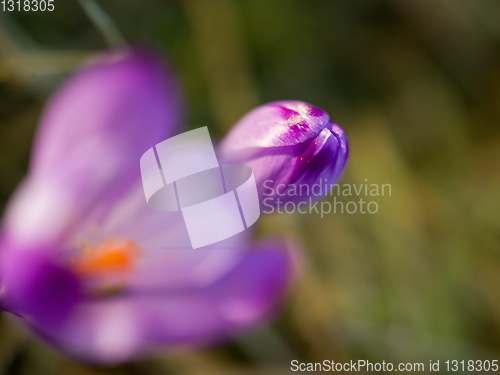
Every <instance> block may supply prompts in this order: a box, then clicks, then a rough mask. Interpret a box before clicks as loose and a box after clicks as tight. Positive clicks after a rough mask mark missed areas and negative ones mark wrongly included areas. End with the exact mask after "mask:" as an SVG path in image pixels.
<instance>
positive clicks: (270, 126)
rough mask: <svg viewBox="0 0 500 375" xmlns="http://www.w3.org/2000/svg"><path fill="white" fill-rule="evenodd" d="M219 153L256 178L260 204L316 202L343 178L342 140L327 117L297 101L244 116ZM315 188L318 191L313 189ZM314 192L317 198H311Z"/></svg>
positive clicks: (344, 141) (344, 150)
mask: <svg viewBox="0 0 500 375" xmlns="http://www.w3.org/2000/svg"><path fill="white" fill-rule="evenodd" d="M219 153H220V155H221V157H222V158H223V159H225V160H226V161H227V162H234V163H244V164H246V165H248V166H250V167H251V168H252V169H253V171H254V174H255V178H256V180H257V186H258V187H259V193H260V197H261V199H262V200H264V199H265V200H266V201H267V202H266V204H270V202H269V200H270V199H271V200H272V199H274V198H279V199H280V200H281V202H282V203H286V202H288V201H292V202H300V201H307V200H308V199H310V198H313V200H318V199H321V198H322V197H323V195H324V194H325V189H324V188H323V187H324V186H330V185H331V184H334V183H335V182H336V181H337V180H338V179H339V178H340V176H341V175H342V173H343V171H344V168H345V165H346V162H347V158H348V155H349V149H348V143H347V136H346V135H345V133H344V130H343V129H342V128H341V127H340V126H338V125H337V124H335V123H333V122H330V119H329V116H328V114H327V113H326V112H325V111H323V110H321V109H319V108H317V107H315V106H313V105H311V104H307V103H304V102H300V101H280V102H274V103H269V104H264V105H262V106H260V107H258V108H256V109H254V110H253V111H251V112H250V113H248V114H247V115H245V116H244V117H243V118H242V119H241V120H240V121H239V122H238V123H237V124H236V125H235V126H234V127H233V129H232V130H231V131H230V132H229V134H228V135H227V136H226V137H225V138H224V140H223V142H222V143H221V145H220V147H219ZM314 184H320V185H321V186H319V185H318V187H321V189H314V188H313V185H314ZM315 191H319V192H320V193H316V192H315Z"/></svg>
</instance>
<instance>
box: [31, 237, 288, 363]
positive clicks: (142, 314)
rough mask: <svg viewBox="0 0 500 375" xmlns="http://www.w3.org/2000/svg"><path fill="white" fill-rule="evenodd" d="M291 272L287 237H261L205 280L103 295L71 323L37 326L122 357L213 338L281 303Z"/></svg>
mask: <svg viewBox="0 0 500 375" xmlns="http://www.w3.org/2000/svg"><path fill="white" fill-rule="evenodd" d="M220 256H221V260H223V259H222V258H223V257H224V256H225V255H224V254H221V255H220ZM291 275H292V262H291V258H290V253H289V252H287V251H285V249H284V248H283V244H267V245H262V246H260V247H259V248H256V249H252V250H249V251H248V252H247V253H246V255H245V257H244V258H242V259H241V261H240V262H239V263H238V264H237V265H236V266H235V267H233V268H232V269H231V271H230V272H229V273H227V274H226V276H225V277H223V278H220V279H218V280H217V281H215V282H213V283H211V284H210V285H207V286H205V287H200V288H197V289H193V290H187V291H186V290H180V289H179V290H177V291H171V290H168V289H167V290H166V291H163V290H161V289H151V290H150V291H149V292H146V291H142V292H141V293H133V292H132V294H129V295H125V296H122V297H116V298H110V299H103V300H96V301H93V302H88V303H86V304H84V305H82V306H81V308H80V310H79V311H78V312H77V313H76V314H74V316H73V319H72V320H71V321H70V322H68V323H67V324H66V325H65V326H64V327H58V328H57V329H52V330H47V329H46V327H45V326H40V327H34V328H35V329H36V330H38V331H39V333H40V334H41V335H43V336H44V337H46V338H47V339H48V340H49V341H51V342H53V343H54V344H55V345H56V346H58V347H60V348H61V349H62V350H63V351H66V352H68V353H70V354H72V355H74V356H76V357H78V358H81V359H83V360H86V361H91V362H97V363H103V364H114V363H119V362H123V361H125V360H129V359H130V358H131V357H133V356H140V355H143V354H147V353H148V352H150V351H151V350H154V349H155V348H158V347H168V346H178V345H206V344H210V343H215V342H220V341H221V340H227V339H230V338H232V337H234V336H235V335H238V334H241V333H242V332H244V331H246V330H248V329H249V328H250V327H252V326H254V325H255V324H256V323H259V322H262V321H263V320H264V319H266V318H268V317H269V316H270V315H271V314H272V313H273V312H274V311H275V309H276V308H277V306H278V303H279V302H280V301H281V300H282V298H283V296H284V294H285V292H286V290H287V287H288V286H289V283H290V280H291Z"/></svg>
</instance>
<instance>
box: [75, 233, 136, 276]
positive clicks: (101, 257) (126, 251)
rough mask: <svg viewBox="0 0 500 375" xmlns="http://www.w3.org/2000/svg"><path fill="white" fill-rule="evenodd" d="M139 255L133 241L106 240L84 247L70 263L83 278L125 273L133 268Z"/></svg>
mask: <svg viewBox="0 0 500 375" xmlns="http://www.w3.org/2000/svg"><path fill="white" fill-rule="evenodd" d="M139 254H140V249H139V247H138V246H137V244H136V243H135V242H134V241H124V240H108V241H104V242H102V243H100V244H99V245H97V246H88V247H85V248H84V249H83V251H82V253H81V255H80V256H79V257H78V258H76V259H72V260H71V262H72V263H73V266H74V267H75V270H76V272H78V273H79V274H80V275H84V276H99V275H103V274H110V273H126V272H128V271H130V270H131V269H132V268H133V266H134V263H135V258H136V257H137V256H138V255H139Z"/></svg>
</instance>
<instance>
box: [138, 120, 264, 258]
mask: <svg viewBox="0 0 500 375" xmlns="http://www.w3.org/2000/svg"><path fill="white" fill-rule="evenodd" d="M140 166H141V176H142V184H143V189H144V194H145V196H146V201H147V203H148V205H149V207H151V208H153V209H155V210H159V211H180V212H181V213H182V216H183V219H184V223H185V225H186V229H187V232H188V234H189V239H190V241H191V246H192V248H193V249H197V248H200V247H203V246H207V245H210V244H213V243H216V242H219V241H222V240H225V239H227V238H230V237H232V236H234V235H236V234H238V233H240V232H242V231H244V230H245V229H246V228H248V227H250V226H251V225H253V224H254V223H255V222H256V221H257V219H258V218H259V216H260V206H259V197H258V193H257V185H256V183H255V177H254V175H253V172H252V169H251V168H250V167H247V166H245V165H241V164H222V165H221V164H219V161H218V160H217V156H216V154H215V150H214V147H213V144H212V141H211V139H210V134H209V133H208V128H207V127H202V128H198V129H195V130H191V131H188V132H185V133H182V134H179V135H176V136H174V137H172V138H169V139H167V140H165V141H163V142H161V143H158V144H157V145H156V146H154V147H152V148H150V149H149V150H148V151H146V152H145V153H144V155H142V157H141V160H140Z"/></svg>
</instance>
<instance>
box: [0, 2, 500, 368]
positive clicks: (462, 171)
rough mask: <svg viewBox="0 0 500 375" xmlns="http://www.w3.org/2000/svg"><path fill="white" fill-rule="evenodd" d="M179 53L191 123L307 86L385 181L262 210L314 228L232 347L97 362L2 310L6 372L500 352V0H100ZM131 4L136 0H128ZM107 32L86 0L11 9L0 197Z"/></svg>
mask: <svg viewBox="0 0 500 375" xmlns="http://www.w3.org/2000/svg"><path fill="white" fill-rule="evenodd" d="M101 3H102V6H103V7H104V9H105V10H106V11H107V13H108V14H109V15H110V17H111V19H112V20H113V21H114V22H115V23H116V25H117V27H118V28H119V29H120V30H121V32H122V33H123V34H124V36H125V38H126V39H127V40H129V41H132V42H141V43H147V44H152V45H154V46H155V47H157V48H158V49H160V50H162V51H164V52H165V53H166V54H167V55H168V56H169V57H170V59H171V60H172V62H173V64H174V66H175V67H176V68H177V70H178V71H179V74H180V77H181V80H182V82H183V85H184V88H185V94H186V97H187V101H188V105H189V115H190V119H189V122H188V124H189V125H190V126H198V125H200V124H207V125H209V126H211V128H212V130H213V131H214V132H215V133H217V134H218V135H219V136H223V134H224V132H225V131H226V130H227V129H228V128H229V127H230V125H231V124H232V123H233V122H234V121H235V120H237V119H238V118H239V117H240V116H241V115H243V114H244V113H245V112H246V111H248V110H250V109H251V108H252V107H253V106H255V105H256V104H258V103H262V102H265V101H271V100H279V99H292V98H293V99H301V100H305V101H309V102H311V103H314V104H316V105H318V106H320V107H322V108H324V109H325V110H327V111H328V112H329V113H330V114H331V115H332V118H333V119H334V120H335V121H336V122H338V123H340V124H341V125H342V126H343V127H344V128H345V129H346V131H347V133H348V135H349V137H350V142H351V156H352V157H351V160H350V163H349V166H348V170H347V173H346V175H345V177H344V178H343V180H342V181H341V182H342V183H362V182H363V181H364V180H365V179H368V181H369V182H371V183H390V184H391V185H392V196H391V197H380V198H377V199H376V200H377V202H378V203H379V207H380V209H379V212H378V213H377V214H376V215H362V214H355V215H333V214H332V215H329V216H327V217H326V218H323V219H321V218H320V217H319V216H317V215H308V216H300V217H298V216H294V217H286V216H278V217H268V218H265V220H263V221H262V223H261V229H262V231H263V232H264V233H277V232H281V233H287V234H290V235H292V236H294V237H295V238H297V239H298V240H299V241H300V243H301V244H302V245H303V247H304V254H303V256H304V262H303V263H304V269H303V271H302V276H301V279H300V280H299V281H298V283H297V284H296V285H295V287H294V289H293V291H292V293H291V295H290V298H289V300H288V302H287V304H286V306H285V307H284V309H283V311H282V314H281V315H280V317H279V319H278V320H277V321H276V322H274V323H273V324H272V325H271V327H270V328H265V327H263V328H261V329H259V330H257V331H255V332H254V333H252V334H250V335H248V336H246V337H243V338H241V339H240V340H238V341H236V342H234V343H232V344H229V345H227V346H226V347H224V348H219V349H211V350H197V351H193V352H184V351H183V352H177V351H176V352H173V353H166V354H165V356H161V357H159V358H156V359H152V360H151V361H148V362H144V363H137V364H132V365H127V366H121V367H119V368H115V369H95V368H89V367H85V366H83V365H80V364H77V363H74V362H72V361H70V360H69V359H66V358H63V357H61V356H60V355H59V354H57V353H54V352H53V351H51V350H50V349H48V348H46V347H45V346H44V345H43V344H41V343H38V342H36V341H35V340H34V339H30V338H29V336H28V337H27V336H26V335H25V334H24V333H22V332H20V331H19V330H18V329H16V328H14V327H13V326H12V324H10V323H9V322H8V321H7V320H6V319H3V321H2V322H1V325H0V348H1V350H0V353H1V355H0V371H3V372H4V373H6V374H9V375H10V374H31V373H34V372H33V371H34V369H36V373H39V374H66V373H72V374H160V373H161V374H211V373H214V374H226V373H227V374H253V373H261V374H267V373H269V374H274V373H277V374H278V373H288V369H289V361H290V359H294V358H296V359H300V360H303V361H320V360H324V359H336V360H342V361H347V360H349V359H360V358H361V359H370V360H373V361H381V360H386V361H394V362H397V361H424V362H427V361H428V360H429V359H494V358H495V356H497V355H498V353H499V351H500V299H499V298H498V286H499V285H500V276H499V275H500V272H499V271H500V257H499V251H500V246H499V243H500V241H499V240H500V230H499V222H500V220H499V219H500V217H499V216H500V215H499V209H500V194H499V190H500V174H499V173H498V172H499V171H500V132H499V125H500V124H499V119H500V27H499V23H498V19H500V6H499V3H498V1H496V0H477V1H467V0H434V1H431V0H419V1H402V0H381V1H370V0H365V1H356V2H353V1H348V0H336V1H330V0H313V1H307V2H306V1H299V0H295V1H291V0H275V1H273V2H270V1H268V0H254V1H249V0H245V1H243V0H241V1H236V0H217V1H213V2H208V1H201V0H183V1H169V2H160V1H153V0H146V1H141V2H140V3H139V2H137V3H136V2H127V3H124V2H123V1H118V0H108V1H101ZM125 4H126V5H125ZM105 48H107V46H106V45H105V44H104V39H103V37H102V36H101V35H100V34H99V32H98V30H97V29H96V27H95V26H94V25H93V24H92V23H91V22H90V20H89V19H88V18H87V17H86V16H85V13H84V12H83V11H82V9H81V8H80V7H79V6H78V4H77V3H76V2H64V3H63V2H57V4H56V11H55V12H53V13H51V14H18V13H16V14H9V15H6V14H2V15H1V18H0V54H1V55H0V95H1V99H2V100H1V104H0V120H1V123H0V181H1V182H2V184H1V185H0V204H1V205H2V206H4V205H5V203H6V201H7V199H8V197H9V195H10V194H11V193H12V191H13V189H14V188H15V186H16V184H17V183H18V182H19V181H20V179H21V178H22V176H23V174H24V173H25V171H26V166H27V160H28V154H29V146H30V142H31V139H32V136H33V132H34V129H35V126H36V122H37V118H38V116H39V114H40V111H41V108H42V106H43V102H44V100H45V99H46V98H47V95H48V94H49V92H50V90H51V89H52V88H53V87H54V85H55V84H57V82H59V81H60V80H61V79H62V78H63V77H64V76H65V75H66V74H67V73H68V72H69V71H70V70H71V69H72V68H73V67H74V66H76V65H77V64H78V63H79V62H80V61H82V60H83V58H84V57H85V56H87V55H88V54H91V53H94V52H95V51H98V50H102V49H105Z"/></svg>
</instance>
